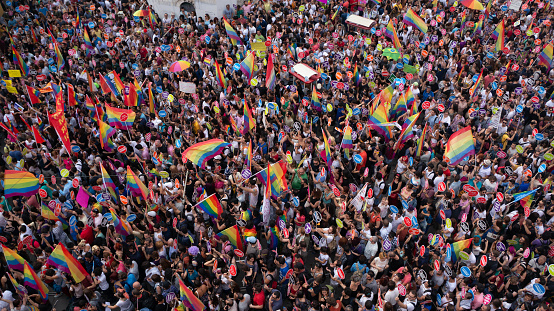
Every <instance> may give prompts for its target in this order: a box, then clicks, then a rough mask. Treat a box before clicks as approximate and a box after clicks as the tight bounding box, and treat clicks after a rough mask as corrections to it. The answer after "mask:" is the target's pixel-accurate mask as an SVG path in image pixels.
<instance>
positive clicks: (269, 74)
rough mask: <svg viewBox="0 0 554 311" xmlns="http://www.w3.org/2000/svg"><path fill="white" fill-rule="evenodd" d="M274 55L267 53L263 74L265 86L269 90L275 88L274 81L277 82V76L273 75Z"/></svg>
mask: <svg viewBox="0 0 554 311" xmlns="http://www.w3.org/2000/svg"><path fill="white" fill-rule="evenodd" d="M274 57H275V56H273V54H270V55H269V60H268V62H267V70H266V74H265V87H267V88H268V89H270V90H273V89H274V88H275V83H276V82H277V77H276V76H275V66H274V65H273V59H274Z"/></svg>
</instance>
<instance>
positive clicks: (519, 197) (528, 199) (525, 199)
mask: <svg viewBox="0 0 554 311" xmlns="http://www.w3.org/2000/svg"><path fill="white" fill-rule="evenodd" d="M537 190H539V188H537V189H534V190H529V191H525V192H520V193H516V194H514V200H513V201H512V202H517V201H520V204H521V206H523V207H525V206H526V205H527V204H529V206H530V205H531V203H532V202H533V198H534V197H535V192H537Z"/></svg>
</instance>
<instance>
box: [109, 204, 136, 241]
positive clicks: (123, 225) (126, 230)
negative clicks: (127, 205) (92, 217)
mask: <svg viewBox="0 0 554 311" xmlns="http://www.w3.org/2000/svg"><path fill="white" fill-rule="evenodd" d="M110 213H111V214H112V221H113V226H114V229H115V232H116V233H119V234H121V235H124V236H128V235H129V234H131V233H132V232H133V229H131V226H129V224H128V223H127V222H126V221H125V220H123V219H121V218H119V215H117V213H116V212H115V210H114V209H113V208H110Z"/></svg>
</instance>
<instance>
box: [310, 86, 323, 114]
mask: <svg viewBox="0 0 554 311" xmlns="http://www.w3.org/2000/svg"><path fill="white" fill-rule="evenodd" d="M311 103H312V107H313V108H314V109H315V110H317V111H321V109H322V108H321V102H320V101H319V97H318V96H317V91H316V89H315V85H314V86H313V87H312V100H311Z"/></svg>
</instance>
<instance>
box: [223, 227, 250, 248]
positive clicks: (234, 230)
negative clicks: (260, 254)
mask: <svg viewBox="0 0 554 311" xmlns="http://www.w3.org/2000/svg"><path fill="white" fill-rule="evenodd" d="M217 236H218V237H220V238H221V237H222V236H226V237H228V238H229V242H231V244H232V245H233V246H234V247H235V248H236V249H240V250H241V251H242V250H244V248H243V243H242V236H241V234H240V230H239V227H238V226H237V225H234V226H232V227H229V228H227V229H225V230H223V231H221V232H220V233H218V234H217Z"/></svg>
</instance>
